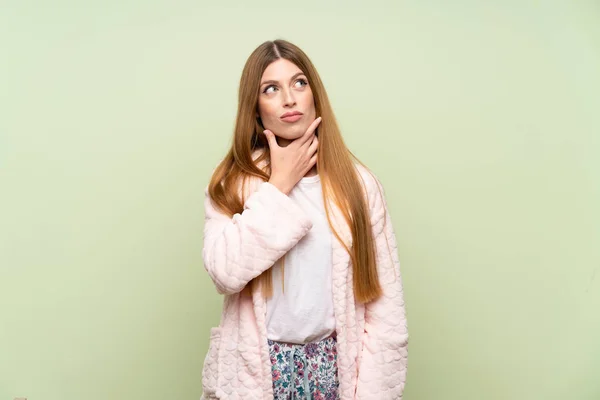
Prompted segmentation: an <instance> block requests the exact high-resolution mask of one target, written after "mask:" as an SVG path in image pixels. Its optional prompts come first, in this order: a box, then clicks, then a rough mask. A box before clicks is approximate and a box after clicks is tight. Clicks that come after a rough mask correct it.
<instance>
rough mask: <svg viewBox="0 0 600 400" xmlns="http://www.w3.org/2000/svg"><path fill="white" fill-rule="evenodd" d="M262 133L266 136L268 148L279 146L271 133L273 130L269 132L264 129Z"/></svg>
mask: <svg viewBox="0 0 600 400" xmlns="http://www.w3.org/2000/svg"><path fill="white" fill-rule="evenodd" d="M263 133H264V134H265V136H266V137H267V141H268V142H269V148H271V149H274V148H277V147H279V146H278V145H277V139H275V135H274V134H273V132H271V131H270V130H268V129H265V130H264V131H263Z"/></svg>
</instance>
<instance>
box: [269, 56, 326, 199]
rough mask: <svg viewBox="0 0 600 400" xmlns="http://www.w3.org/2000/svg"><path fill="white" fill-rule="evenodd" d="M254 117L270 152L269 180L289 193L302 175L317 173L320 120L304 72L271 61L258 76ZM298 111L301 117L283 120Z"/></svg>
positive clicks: (289, 65)
mask: <svg viewBox="0 0 600 400" xmlns="http://www.w3.org/2000/svg"><path fill="white" fill-rule="evenodd" d="M259 90H260V93H259V97H258V107H257V109H258V110H257V117H260V119H261V120H262V123H263V126H264V127H265V131H264V134H265V136H266V137H267V140H268V142H269V150H270V152H271V171H272V172H271V179H270V181H269V182H271V183H272V184H274V185H275V186H276V187H277V188H278V189H279V190H281V191H282V192H284V193H285V194H288V193H289V192H290V191H291V189H292V188H293V187H294V186H295V185H296V183H298V181H299V180H300V179H301V178H302V177H304V176H311V175H315V174H316V173H317V168H316V167H317V166H316V151H317V148H318V139H317V137H316V136H315V134H314V132H315V130H316V128H317V126H318V125H319V123H320V122H321V119H320V118H317V119H315V116H316V115H315V114H316V111H315V102H314V97H313V93H312V90H311V88H310V86H309V84H308V79H307V78H306V75H304V74H303V72H302V71H301V70H300V68H298V67H297V66H296V65H295V64H294V63H292V62H291V61H289V60H286V59H278V60H276V61H274V62H272V63H271V64H270V65H269V66H268V67H267V68H266V69H265V71H264V73H263V75H262V77H261V85H260V89H259ZM291 111H299V112H301V113H302V116H301V118H300V119H299V120H298V121H295V122H286V121H285V120H283V119H282V118H281V117H282V115H283V114H284V113H286V112H291Z"/></svg>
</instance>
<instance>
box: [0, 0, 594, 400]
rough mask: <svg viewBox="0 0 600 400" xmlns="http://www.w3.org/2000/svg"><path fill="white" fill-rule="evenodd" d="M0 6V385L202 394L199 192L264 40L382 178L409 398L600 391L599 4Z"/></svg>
mask: <svg viewBox="0 0 600 400" xmlns="http://www.w3.org/2000/svg"><path fill="white" fill-rule="evenodd" d="M1 10H2V11H1V12H0V48H1V49H2V50H1V53H0V54H1V56H0V399H1V400H5V399H7V400H12V399H13V398H14V397H27V398H28V399H29V400H71V399H73V400H75V399H77V400H81V399H85V400H121V399H122V400H126V399H127V400H129V399H133V400H164V399H178V400H183V399H198V397H199V396H200V392H201V384H200V382H201V368H202V362H203V358H204V354H205V352H206V349H207V346H208V335H209V328H210V327H211V326H214V325H216V324H217V323H218V318H219V314H220V308H221V298H220V297H219V296H218V295H217V293H216V291H215V290H214V288H213V286H212V283H211V281H210V279H209V277H208V275H207V274H206V273H205V271H204V268H203V266H202V228H203V226H202V224H203V209H202V207H203V195H204V194H203V190H204V187H205V185H206V184H207V183H208V179H209V175H210V172H211V170H212V168H213V167H214V166H215V165H216V164H217V162H218V161H219V159H220V157H222V156H223V155H224V153H225V151H226V148H227V147H228V145H229V143H230V138H231V132H232V128H233V123H234V116H235V110H236V102H237V98H236V95H237V84H238V82H239V76H240V73H241V69H242V67H243V64H244V62H245V60H246V58H247V57H248V55H249V54H250V52H251V51H252V50H253V49H254V48H255V47H256V46H257V45H258V44H260V43H261V42H263V41H264V40H269V39H275V38H279V37H281V38H285V39H288V40H290V41H292V42H294V43H296V44H298V45H299V46H300V47H302V48H303V49H304V50H305V51H306V52H307V53H308V54H309V56H310V57H311V58H312V59H313V62H314V63H315V65H316V66H317V68H318V70H319V71H320V73H321V76H322V78H323V80H324V82H325V85H326V88H327V90H328V92H329V95H330V98H331V101H332V104H333V106H334V109H335V111H336V113H337V117H338V119H339V122H340V125H341V127H342V128H343V132H344V135H345V138H346V140H347V144H348V146H349V147H350V148H351V150H352V151H353V152H354V153H355V154H356V155H357V156H358V157H359V158H361V159H362V160H363V161H364V162H365V163H366V164H367V165H369V166H370V167H371V168H372V169H373V170H374V172H375V173H376V174H377V175H378V176H379V177H380V179H381V180H382V182H383V184H384V186H385V188H386V192H387V196H388V201H389V203H390V209H391V213H392V217H393V220H394V223H395V228H396V232H397V236H398V240H399V250H400V259H401V263H402V273H403V278H404V284H405V297H406V303H407V309H408V318H409V329H410V334H411V341H410V356H409V377H408V384H407V387H406V392H405V399H406V400H430V399H431V400H442V399H443V400H483V399H485V400H496V399H497V400H507V399H509V400H536V399H540V400H541V399H544V400H550V399H573V400H592V399H600V340H599V339H600V270H599V269H600V245H599V243H600V138H599V137H600V117H599V114H600V6H599V5H598V2H592V1H570V2H569V1H566V0H564V1H547V2H544V1H496V2H475V1H463V0H459V1H456V2H443V1H430V2H428V1H421V2H417V1H413V2H408V1H404V2H400V1H398V2H392V1H388V2H383V1H370V2H356V1H355V2H337V3H331V2H316V1H303V2H299V3H284V2H274V1H273V2H267V1H258V2H242V1H237V2H216V1H215V2H210V3H205V2H200V1H196V2H192V1H179V2H177V1H175V2H170V1H166V0H161V1H139V0H138V1H133V0H126V1H119V2H117V1H94V2H82V1H80V2H76V1H64V0H56V1H52V2H50V1H48V2H43V1H37V2H36V1H29V0H25V1H9V2H6V1H4V2H2V5H1Z"/></svg>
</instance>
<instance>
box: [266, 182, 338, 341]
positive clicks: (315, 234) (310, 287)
mask: <svg viewBox="0 0 600 400" xmlns="http://www.w3.org/2000/svg"><path fill="white" fill-rule="evenodd" d="M288 196H289V197H290V198H291V199H292V200H294V201H295V202H296V204H297V205H298V206H299V207H300V208H302V209H303V210H304V211H305V212H306V213H307V215H308V216H309V218H311V220H312V222H313V227H312V229H311V230H310V231H309V232H308V233H307V234H306V235H305V236H304V237H303V238H302V239H301V240H300V241H299V242H298V243H297V244H296V246H294V247H293V248H292V249H291V250H290V251H289V252H288V253H287V254H286V255H285V268H284V271H283V277H284V287H283V289H285V292H282V269H281V260H279V261H278V262H277V263H276V264H275V265H274V266H273V296H272V297H271V298H269V299H268V300H267V337H268V338H269V339H271V340H273V341H278V342H286V343H297V344H305V343H311V342H317V341H320V340H323V339H325V338H327V337H328V336H330V335H331V334H332V333H333V332H334V331H335V317H334V313H333V293H332V289H331V286H332V277H331V271H332V265H331V256H332V254H331V240H332V236H331V235H332V233H331V229H330V227H329V223H328V222H327V216H326V214H325V205H324V204H323V192H322V189H321V181H320V179H319V175H314V176H309V177H304V178H302V179H301V180H300V181H299V182H298V183H297V184H296V186H295V187H294V188H293V189H292V191H291V192H290V193H289V195H288Z"/></svg>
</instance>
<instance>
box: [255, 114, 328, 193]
mask: <svg viewBox="0 0 600 400" xmlns="http://www.w3.org/2000/svg"><path fill="white" fill-rule="evenodd" d="M320 123H321V117H319V118H317V119H315V120H314V121H313V123H312V124H310V126H309V127H308V129H307V130H306V133H304V135H302V136H300V137H299V138H298V139H295V140H294V141H293V142H292V143H290V144H289V145H288V146H287V147H280V146H279V145H278V144H277V139H276V138H275V135H274V134H273V132H271V131H270V130H268V129H267V130H265V131H264V132H263V133H264V134H265V136H266V137H267V141H268V142H269V151H270V153H271V178H270V179H269V183H271V184H272V185H274V186H275V187H277V188H278V189H279V190H281V191H282V192H283V193H285V194H286V195H287V194H289V193H290V192H291V191H292V189H293V188H294V186H296V184H297V183H298V181H300V179H302V177H304V175H306V173H307V172H308V171H310V170H311V169H312V167H313V166H314V165H315V164H316V162H317V148H318V146H319V140H318V138H317V136H316V135H315V129H317V126H318V125H319V124H320Z"/></svg>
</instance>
